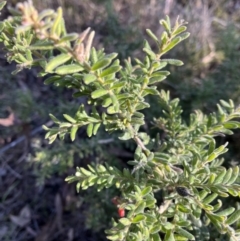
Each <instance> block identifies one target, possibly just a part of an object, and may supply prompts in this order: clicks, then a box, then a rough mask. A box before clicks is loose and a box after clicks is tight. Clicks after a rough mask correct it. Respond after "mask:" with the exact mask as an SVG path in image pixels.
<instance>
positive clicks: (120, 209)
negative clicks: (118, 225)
mask: <svg viewBox="0 0 240 241" xmlns="http://www.w3.org/2000/svg"><path fill="white" fill-rule="evenodd" d="M118 215H119V217H120V218H123V217H124V216H125V210H124V209H123V208H119V209H118Z"/></svg>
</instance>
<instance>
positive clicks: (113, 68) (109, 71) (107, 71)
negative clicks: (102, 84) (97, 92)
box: [100, 66, 122, 78]
mask: <svg viewBox="0 0 240 241" xmlns="http://www.w3.org/2000/svg"><path fill="white" fill-rule="evenodd" d="M121 68H122V67H121V66H111V67H109V68H107V69H104V70H103V72H102V73H101V74H100V77H101V78H103V77H105V76H107V75H110V74H115V73H117V72H118V71H120V69H121Z"/></svg>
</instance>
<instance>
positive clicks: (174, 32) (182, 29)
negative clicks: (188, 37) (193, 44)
mask: <svg viewBox="0 0 240 241" xmlns="http://www.w3.org/2000/svg"><path fill="white" fill-rule="evenodd" d="M186 30H187V27H186V26H181V27H179V28H177V29H176V30H175V31H173V33H172V34H173V36H175V35H178V34H180V33H182V32H184V31H186Z"/></svg>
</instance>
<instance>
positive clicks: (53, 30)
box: [51, 7, 62, 36]
mask: <svg viewBox="0 0 240 241" xmlns="http://www.w3.org/2000/svg"><path fill="white" fill-rule="evenodd" d="M61 20H62V8H61V7H59V8H58V9H57V16H56V18H55V20H54V22H53V25H52V28H51V35H53V36H54V35H57V36H59V35H60V34H59V31H58V29H59V27H60V26H59V25H60V24H61Z"/></svg>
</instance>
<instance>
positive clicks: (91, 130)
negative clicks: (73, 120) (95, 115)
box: [87, 123, 93, 137]
mask: <svg viewBox="0 0 240 241" xmlns="http://www.w3.org/2000/svg"><path fill="white" fill-rule="evenodd" d="M92 134H93V123H90V124H88V127H87V135H88V137H91V136H92Z"/></svg>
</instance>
